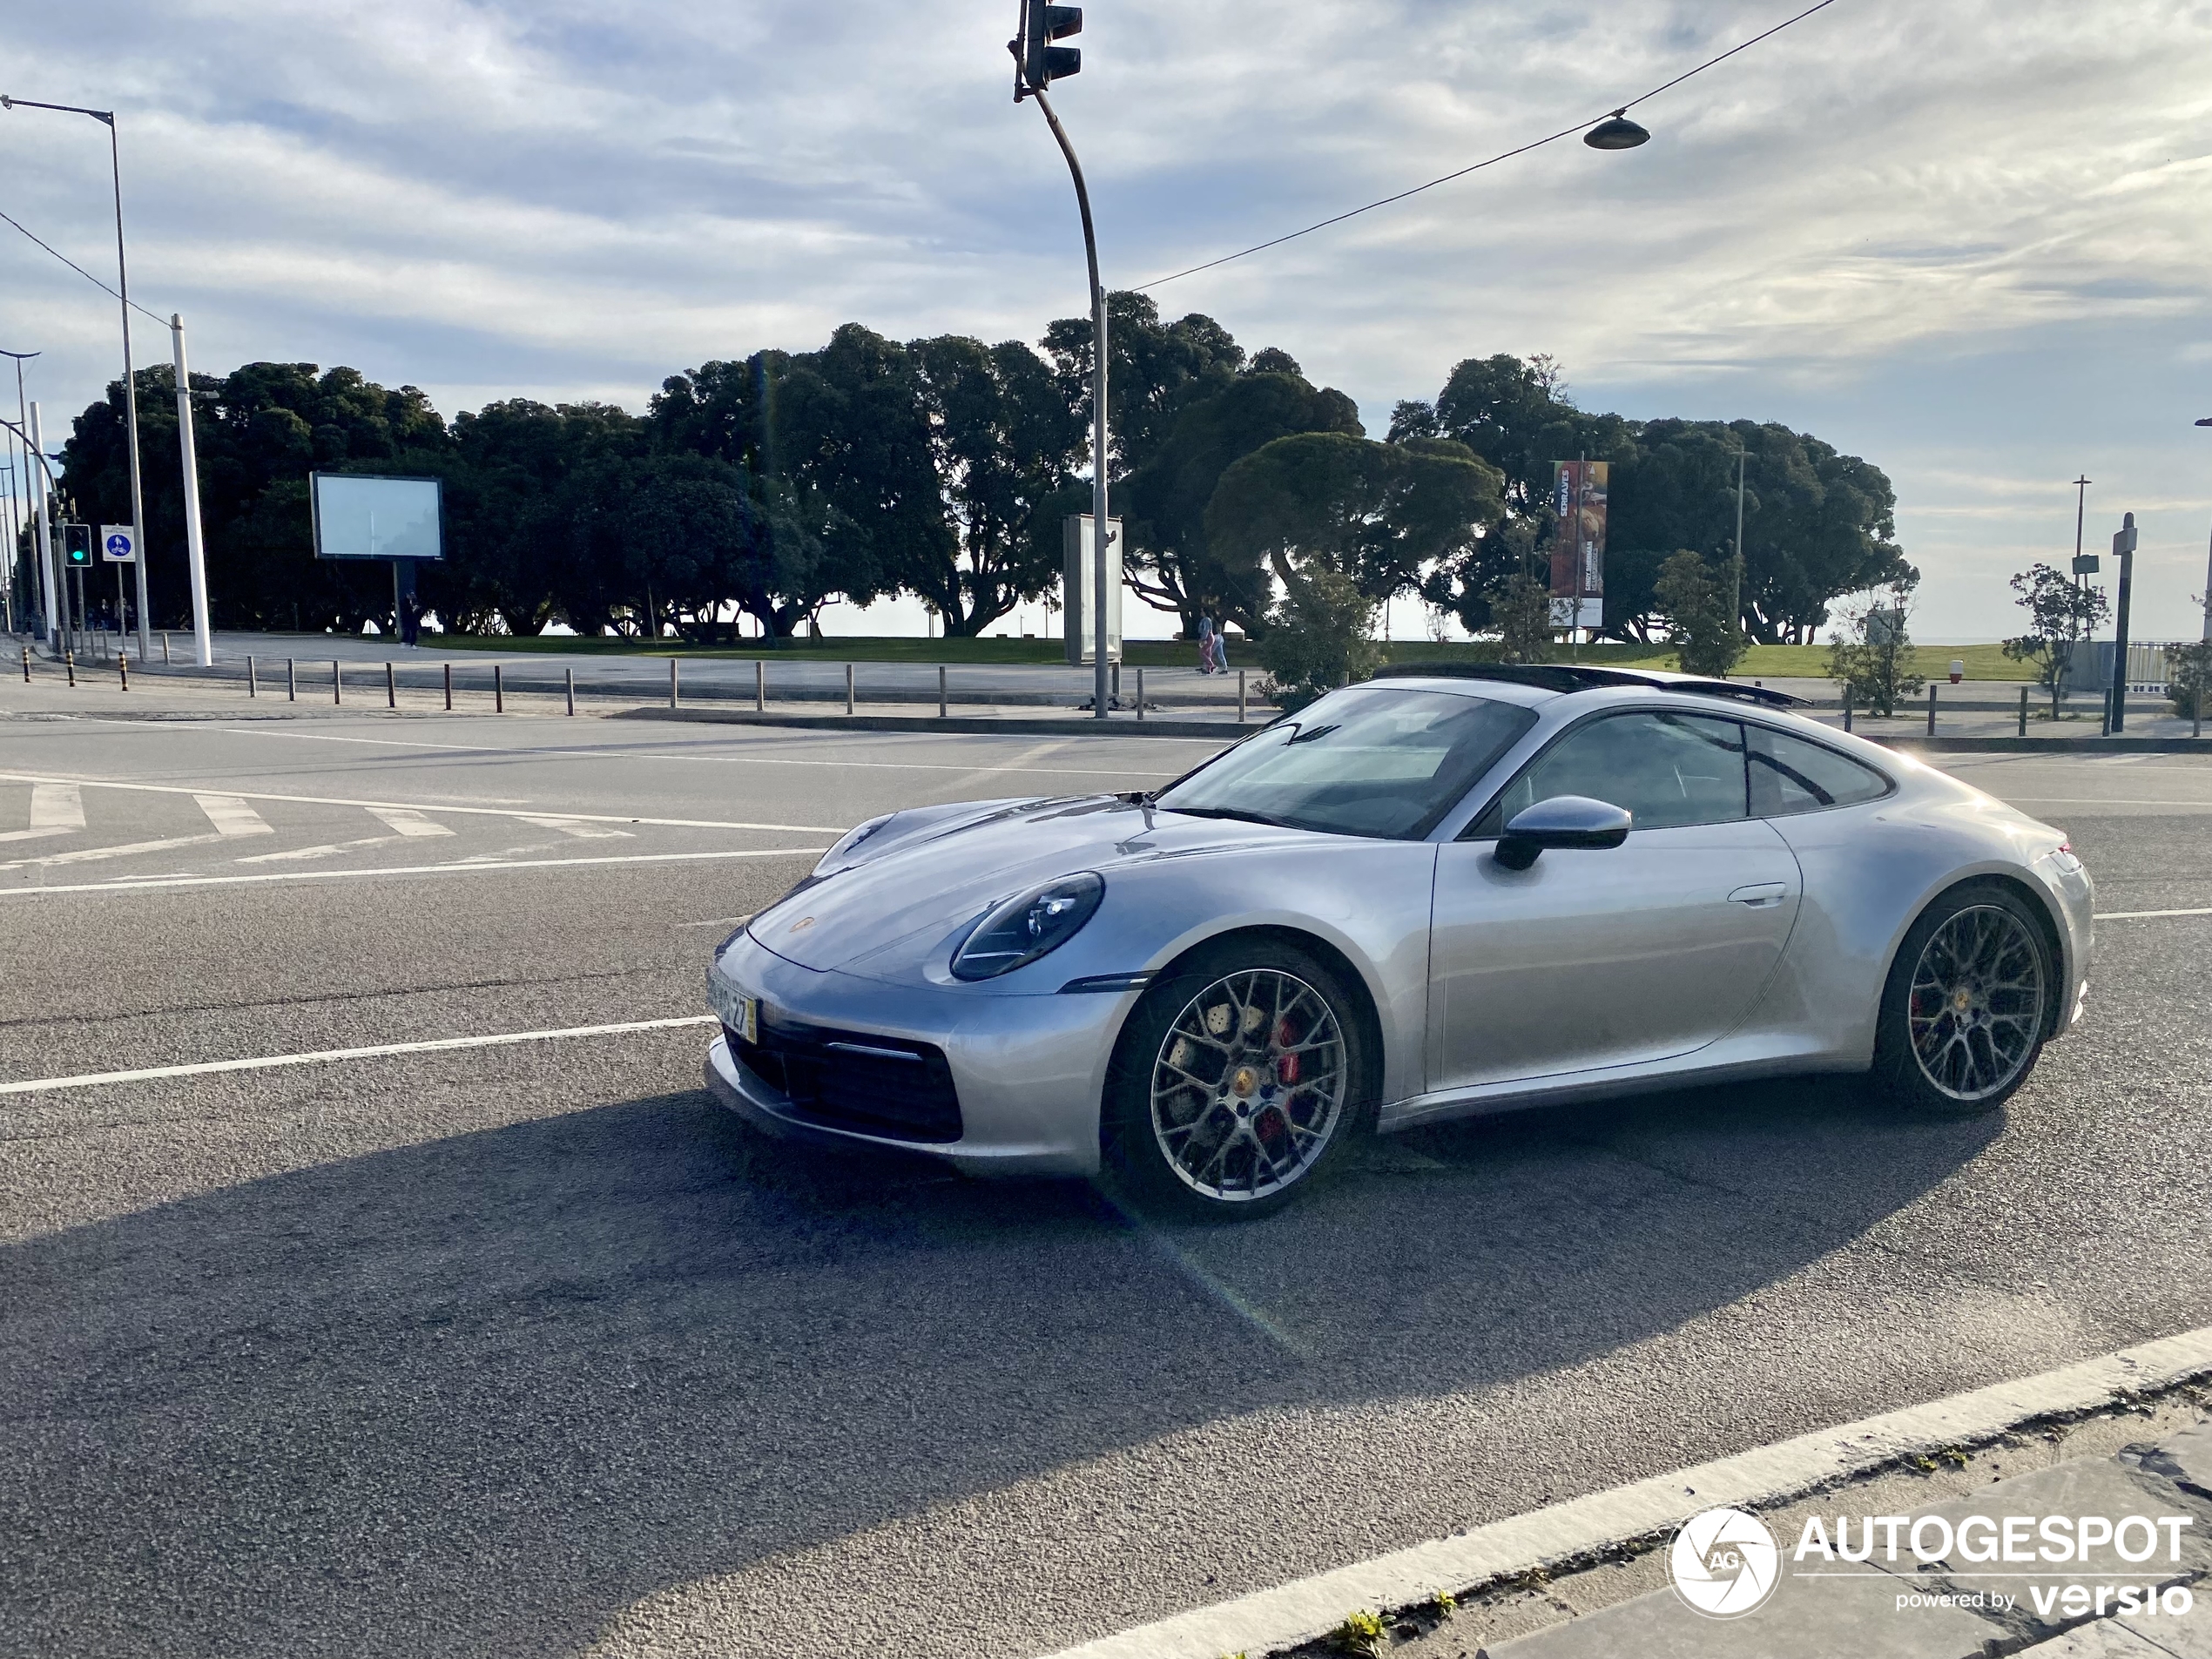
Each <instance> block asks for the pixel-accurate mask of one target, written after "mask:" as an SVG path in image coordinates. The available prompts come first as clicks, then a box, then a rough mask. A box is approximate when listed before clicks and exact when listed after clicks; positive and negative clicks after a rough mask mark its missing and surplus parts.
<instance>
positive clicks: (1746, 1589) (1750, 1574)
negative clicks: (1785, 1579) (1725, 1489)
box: [1667, 1509, 1782, 1619]
mask: <svg viewBox="0 0 2212 1659" xmlns="http://www.w3.org/2000/svg"><path fill="white" fill-rule="evenodd" d="M1667 1565H1668V1567H1669V1569H1670V1570H1671V1571H1672V1573H1673V1575H1674V1581H1675V1594H1676V1595H1679V1596H1681V1597H1682V1599H1683V1601H1684V1602H1688V1603H1689V1607H1690V1609H1691V1610H1692V1611H1693V1612H1697V1613H1702V1614H1703V1615H1705V1616H1706V1617H1707V1618H1709V1619H1740V1618H1742V1617H1743V1615H1745V1614H1746V1613H1750V1612H1752V1611H1754V1610H1756V1609H1757V1608H1759V1607H1761V1606H1763V1605H1764V1603H1765V1602H1766V1599H1767V1597H1768V1596H1770V1595H1773V1594H1774V1587H1775V1583H1776V1581H1777V1580H1778V1579H1780V1577H1781V1576H1782V1551H1781V1549H1780V1548H1778V1547H1777V1545H1776V1543H1775V1541H1774V1534H1772V1533H1770V1532H1769V1531H1768V1530H1767V1529H1766V1525H1765V1523H1764V1522H1763V1521H1760V1520H1759V1518H1758V1517H1757V1515H1747V1514H1744V1513H1743V1511H1742V1510H1741V1509H1708V1510H1706V1511H1705V1512H1704V1513H1703V1514H1696V1515H1692V1516H1691V1517H1690V1518H1689V1520H1688V1521H1684V1522H1683V1527H1682V1530H1681V1531H1680V1532H1678V1533H1676V1534H1675V1544H1674V1548H1673V1550H1672V1551H1671V1552H1670V1553H1669V1556H1668V1559H1667Z"/></svg>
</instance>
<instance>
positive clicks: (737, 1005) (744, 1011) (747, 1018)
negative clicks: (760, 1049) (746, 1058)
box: [730, 996, 760, 1043]
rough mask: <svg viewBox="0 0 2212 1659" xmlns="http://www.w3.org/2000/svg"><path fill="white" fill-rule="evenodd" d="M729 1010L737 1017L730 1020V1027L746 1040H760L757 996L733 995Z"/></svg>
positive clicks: (754, 1041) (758, 1000) (758, 1001)
mask: <svg viewBox="0 0 2212 1659" xmlns="http://www.w3.org/2000/svg"><path fill="white" fill-rule="evenodd" d="M730 1012H731V1013H732V1014H734V1015H736V1016H737V1017H736V1018H735V1019H733V1020H732V1021H731V1022H730V1029H732V1031H734V1032H736V1033H737V1034H738V1035H739V1036H740V1037H742V1038H744V1039H745V1041H746V1042H753V1043H757V1042H759V1041H760V999H759V997H757V996H733V997H732V998H731V999H730Z"/></svg>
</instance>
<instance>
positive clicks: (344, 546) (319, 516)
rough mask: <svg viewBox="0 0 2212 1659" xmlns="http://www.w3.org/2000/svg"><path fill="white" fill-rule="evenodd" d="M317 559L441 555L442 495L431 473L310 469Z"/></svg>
mask: <svg viewBox="0 0 2212 1659" xmlns="http://www.w3.org/2000/svg"><path fill="white" fill-rule="evenodd" d="M307 488H308V490H309V493H310V494H311V495H312V496H313V497H314V520H315V556H316V557H317V558H319V559H442V558H443V557H444V556H445V537H444V533H443V529H442V518H443V496H442V494H441V490H440V486H439V482H438V481H437V480H436V479H435V478H375V477H365V476H362V475H360V474H357V473H337V472H311V473H309V474H308V475H307Z"/></svg>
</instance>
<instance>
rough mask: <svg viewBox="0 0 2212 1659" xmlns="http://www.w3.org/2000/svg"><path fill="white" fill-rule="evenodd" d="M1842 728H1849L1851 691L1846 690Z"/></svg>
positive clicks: (1847, 729)
mask: <svg viewBox="0 0 2212 1659" xmlns="http://www.w3.org/2000/svg"><path fill="white" fill-rule="evenodd" d="M1850 730H1851V693H1850V692H1849V691H1845V692H1844V731H1846V732H1848V731H1850Z"/></svg>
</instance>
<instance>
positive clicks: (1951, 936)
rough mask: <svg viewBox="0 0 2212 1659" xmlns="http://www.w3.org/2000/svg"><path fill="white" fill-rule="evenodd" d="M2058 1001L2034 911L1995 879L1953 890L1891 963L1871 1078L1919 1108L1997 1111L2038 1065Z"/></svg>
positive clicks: (1915, 927)
mask: <svg viewBox="0 0 2212 1659" xmlns="http://www.w3.org/2000/svg"><path fill="white" fill-rule="evenodd" d="M2057 995H2059V988H2058V984H2057V965H2056V964H2055V963H2054V961H2053V960H2052V954H2051V947H2050V942H2049V941H2048V940H2047V938H2046V937H2045V935H2044V931H2043V923H2042V919H2041V918H2040V917H2039V916H2038V915H2037V914H2035V911H2034V908H2033V906H2031V905H2030V904H2029V903H2028V901H2027V900H2025V899H2023V898H2021V897H2020V895H2019V894H2017V893H2014V892H2013V890H2012V889H2011V888H2009V887H2000V886H1997V885H1995V884H1993V883H1989V882H1971V883H1968V884H1967V885H1966V886H1964V887H1954V888H1953V889H1952V891H1951V892H1949V893H1946V894H1944V895H1943V896H1942V897H1941V898H1939V899H1938V900H1936V901H1935V902H1934V903H1933V904H1932V905H1930V906H1929V907H1928V908H1927V909H1926V910H1925V912H1924V913H1923V914H1921V917H1920V919H1919V921H1916V922H1914V923H1913V924H1912V928H1911V930H1910V931H1909V932H1907V933H1906V934H1905V943H1904V944H1903V945H1902V946H1900V947H1899V948H1898V953H1897V960H1896V961H1894V962H1892V964H1891V965H1890V976H1889V981H1888V983H1887V984H1886V985H1885V986H1884V988H1883V990H1882V1008H1881V1015H1880V1024H1879V1027H1878V1030H1877V1033H1876V1036H1875V1042H1874V1076H1875V1079H1876V1081H1877V1082H1878V1083H1879V1085H1880V1086H1881V1088H1882V1089H1883V1091H1884V1092H1885V1094H1887V1095H1888V1096H1890V1098H1891V1099H1892V1100H1894V1101H1896V1102H1897V1103H1898V1104H1899V1105H1902V1106H1905V1107H1906V1108H1908V1109H1911V1110H1913V1111H1916V1112H1921V1113H1926V1114H1932V1115H1939V1116H1977V1115H1979V1114H1980V1113H1983V1112H1990V1111H1994V1110H1995V1109H1997V1108H1998V1107H2000V1106H2001V1105H2003V1104H2004V1103H2006V1101H2007V1100H2009V1099H2010V1098H2011V1097H2012V1096H2013V1092H2014V1091H2015V1090H2017V1089H2019V1088H2020V1085H2021V1084H2022V1083H2024V1082H2027V1078H2028V1075H2029V1074H2030V1073H2031V1072H2033V1070H2034V1069H2035V1062H2036V1059H2037V1057H2038V1056H2039V1055H2040V1054H2041V1053H2042V1050H2043V1035H2044V1033H2045V1032H2046V1031H2047V1030H2048V1029H2049V1028H2050V1022H2051V1007H2052V1000H2053V999H2054V997H2056V996H2057Z"/></svg>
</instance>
